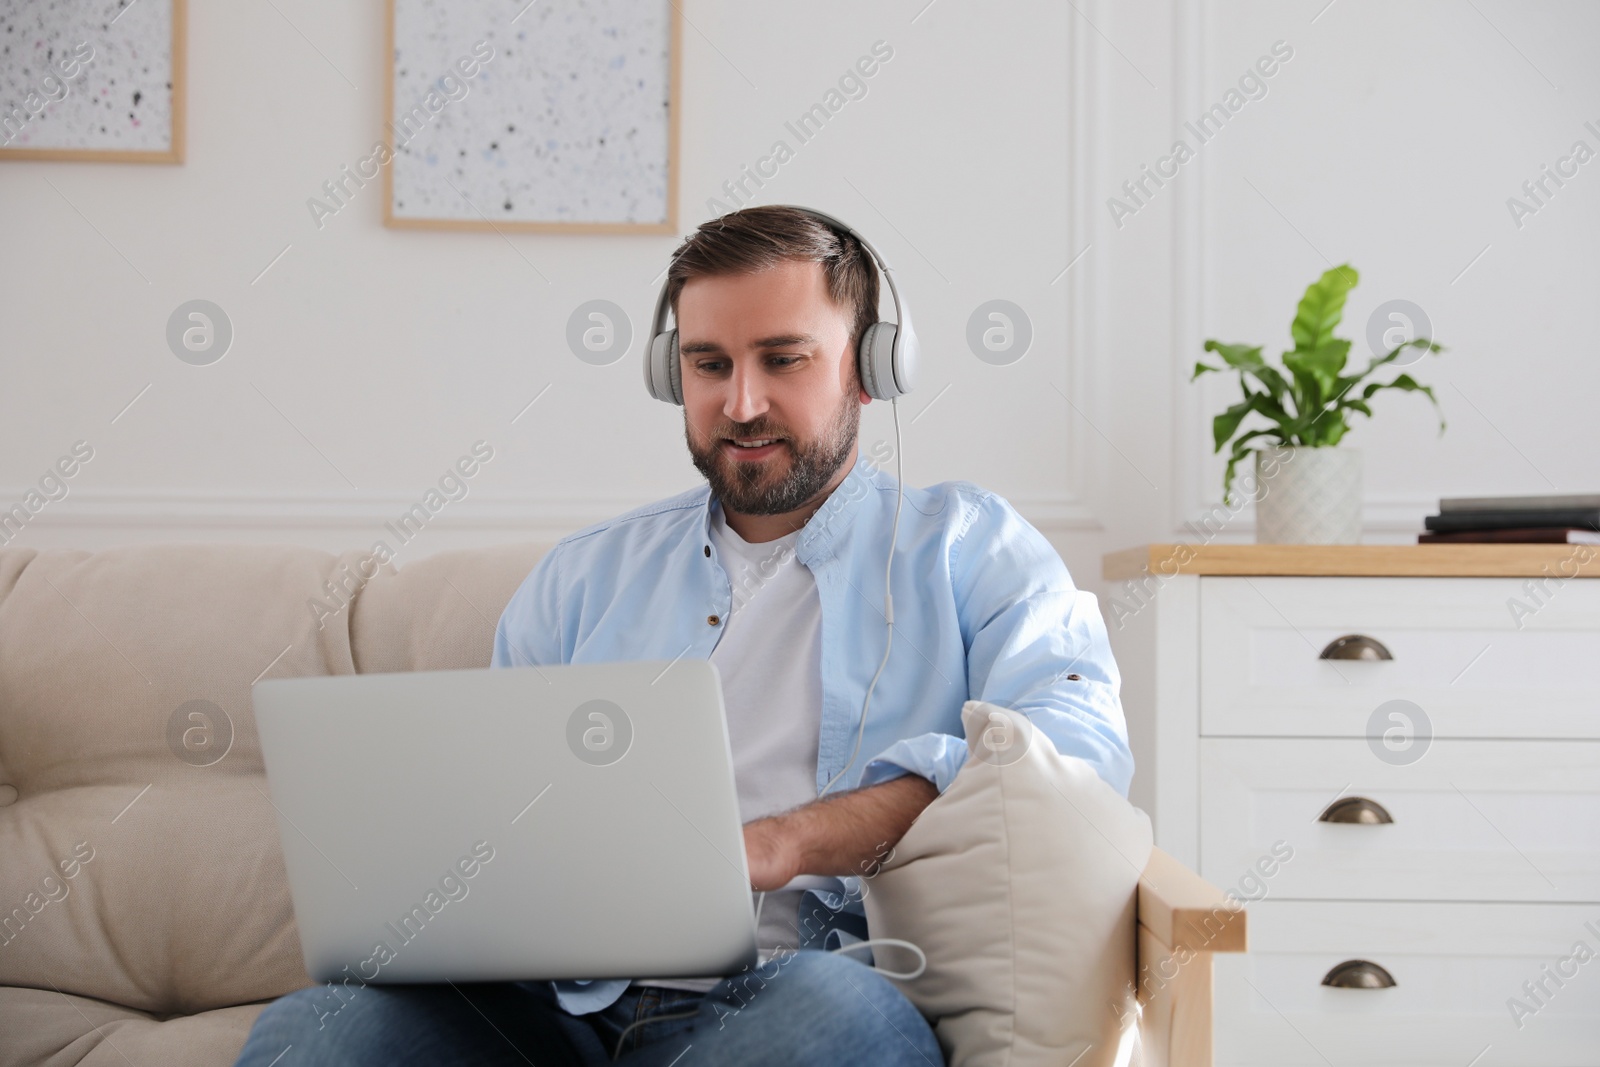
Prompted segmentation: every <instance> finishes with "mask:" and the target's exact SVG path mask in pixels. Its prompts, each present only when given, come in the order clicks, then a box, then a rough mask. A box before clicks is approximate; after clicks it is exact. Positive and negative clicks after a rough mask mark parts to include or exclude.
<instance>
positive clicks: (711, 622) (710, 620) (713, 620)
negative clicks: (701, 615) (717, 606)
mask: <svg viewBox="0 0 1600 1067" xmlns="http://www.w3.org/2000/svg"><path fill="white" fill-rule="evenodd" d="M721 621H722V619H721V618H719V617H718V616H716V615H707V616H706V624H707V625H708V626H715V625H716V624H717V623H719V622H721Z"/></svg>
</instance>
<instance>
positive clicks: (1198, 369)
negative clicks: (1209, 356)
mask: <svg viewBox="0 0 1600 1067" xmlns="http://www.w3.org/2000/svg"><path fill="white" fill-rule="evenodd" d="M1206 371H1215V372H1216V373H1218V374H1220V373H1222V368H1221V367H1209V366H1207V365H1206V364H1204V363H1199V362H1196V363H1195V365H1194V373H1193V374H1191V375H1189V380H1190V381H1191V382H1192V381H1194V380H1195V379H1196V378H1198V377H1200V375H1202V374H1204V373H1205V372H1206Z"/></svg>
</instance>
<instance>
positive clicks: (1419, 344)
mask: <svg viewBox="0 0 1600 1067" xmlns="http://www.w3.org/2000/svg"><path fill="white" fill-rule="evenodd" d="M1408 348H1421V349H1425V350H1426V351H1428V352H1443V351H1444V346H1443V345H1439V344H1435V343H1434V342H1432V341H1430V340H1428V339H1427V338H1426V337H1414V338H1412V339H1411V340H1409V341H1406V342H1404V343H1403V344H1398V345H1396V346H1395V347H1394V348H1393V349H1391V350H1390V351H1388V352H1387V353H1385V354H1384V355H1381V356H1375V357H1373V360H1372V362H1370V363H1368V364H1367V369H1366V370H1364V371H1362V372H1361V373H1360V374H1359V375H1357V376H1356V380H1357V381H1360V380H1361V379H1362V378H1365V377H1366V376H1367V375H1369V374H1371V373H1372V372H1373V371H1375V370H1377V369H1378V368H1379V367H1381V366H1383V365H1384V364H1385V363H1392V362H1393V361H1394V360H1395V359H1397V358H1398V357H1399V355H1400V353H1402V352H1404V351H1405V350H1406V349H1408Z"/></svg>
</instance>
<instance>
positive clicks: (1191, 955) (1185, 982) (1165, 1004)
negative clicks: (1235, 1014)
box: [1135, 849, 1246, 1067]
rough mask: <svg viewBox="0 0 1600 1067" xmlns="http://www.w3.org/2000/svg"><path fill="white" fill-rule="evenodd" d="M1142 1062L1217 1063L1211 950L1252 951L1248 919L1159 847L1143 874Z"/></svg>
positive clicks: (1201, 1066)
mask: <svg viewBox="0 0 1600 1067" xmlns="http://www.w3.org/2000/svg"><path fill="white" fill-rule="evenodd" d="M1138 908H1139V934H1138V936H1139V951H1138V961H1137V965H1136V966H1137V970H1136V971H1135V974H1136V975H1137V979H1136V980H1137V982H1138V986H1139V1006H1140V1016H1139V1036H1140V1045H1141V1050H1142V1051H1141V1057H1142V1058H1141V1059H1140V1060H1138V1061H1137V1062H1138V1063H1139V1064H1140V1065H1141V1067H1211V1062H1212V1047H1211V1012H1212V995H1211V982H1212V973H1211V955H1212V953H1214V952H1244V951H1245V950H1246V916H1245V912H1244V909H1243V908H1241V907H1238V906H1236V905H1235V904H1234V903H1233V902H1232V901H1230V900H1228V898H1227V897H1225V896H1223V894H1222V891H1221V890H1219V889H1218V888H1217V887H1216V886H1214V885H1212V884H1211V883H1210V882H1207V881H1206V880H1205V879H1203V878H1201V877H1200V876H1199V875H1198V874H1196V873H1194V872H1193V871H1191V870H1189V869H1188V868H1187V867H1185V866H1184V865H1183V864H1181V863H1179V862H1178V861H1177V860H1175V859H1173V858H1172V857H1171V856H1169V855H1167V854H1166V853H1165V852H1162V851H1161V850H1160V849H1156V850H1155V851H1154V852H1152V853H1151V855H1150V862H1149V863H1148V864H1147V865H1146V866H1145V869H1144V874H1143V875H1142V876H1141V877H1140V879H1139V905H1138Z"/></svg>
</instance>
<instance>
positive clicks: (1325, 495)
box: [1256, 446, 1361, 545]
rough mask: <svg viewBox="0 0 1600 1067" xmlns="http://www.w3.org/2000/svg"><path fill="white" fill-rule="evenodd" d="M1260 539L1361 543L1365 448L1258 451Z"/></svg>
mask: <svg viewBox="0 0 1600 1067" xmlns="http://www.w3.org/2000/svg"><path fill="white" fill-rule="evenodd" d="M1256 484H1257V486H1258V488H1257V490H1256V492H1257V497H1256V543H1257V544H1263V545H1265V544H1277V545H1355V544H1360V543H1361V453H1360V452H1358V451H1357V450H1355V449H1353V448H1339V447H1330V448H1298V447H1296V448H1285V447H1282V446H1273V447H1269V448H1262V449H1259V450H1257V452H1256Z"/></svg>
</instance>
